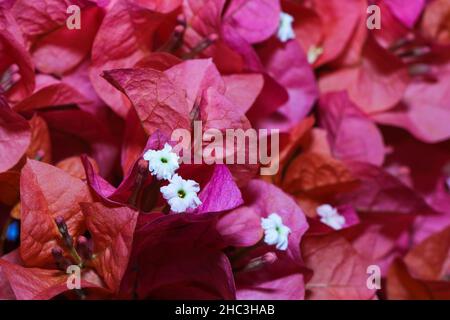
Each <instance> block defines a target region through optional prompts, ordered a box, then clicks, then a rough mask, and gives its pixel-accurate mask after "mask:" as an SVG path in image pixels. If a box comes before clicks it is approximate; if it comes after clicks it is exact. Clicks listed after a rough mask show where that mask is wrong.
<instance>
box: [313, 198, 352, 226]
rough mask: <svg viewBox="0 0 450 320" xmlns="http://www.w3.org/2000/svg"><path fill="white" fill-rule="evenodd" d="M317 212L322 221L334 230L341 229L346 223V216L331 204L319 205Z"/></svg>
mask: <svg viewBox="0 0 450 320" xmlns="http://www.w3.org/2000/svg"><path fill="white" fill-rule="evenodd" d="M316 211H317V214H318V215H319V216H320V217H321V218H320V221H321V222H322V223H324V224H326V225H327V226H329V227H331V228H333V229H334V230H341V229H342V228H343V227H344V225H345V217H343V216H341V215H340V214H339V212H338V211H337V210H336V209H335V208H333V207H332V206H330V205H329V204H323V205H321V206H318V207H317V209H316Z"/></svg>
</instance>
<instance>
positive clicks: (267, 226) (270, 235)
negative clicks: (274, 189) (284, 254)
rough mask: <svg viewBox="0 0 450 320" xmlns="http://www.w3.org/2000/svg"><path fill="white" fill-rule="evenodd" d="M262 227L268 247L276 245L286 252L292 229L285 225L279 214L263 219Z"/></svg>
mask: <svg viewBox="0 0 450 320" xmlns="http://www.w3.org/2000/svg"><path fill="white" fill-rule="evenodd" d="M261 227H262V228H263V229H264V242H265V243H267V244H268V245H270V246H272V245H276V248H277V249H278V250H286V249H287V247H288V236H289V234H290V233H291V229H289V227H287V226H285V225H284V224H283V220H282V219H281V217H280V216H279V215H278V214H277V213H271V214H270V215H269V216H268V217H267V218H261Z"/></svg>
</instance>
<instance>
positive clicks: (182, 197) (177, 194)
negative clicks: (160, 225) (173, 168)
mask: <svg viewBox="0 0 450 320" xmlns="http://www.w3.org/2000/svg"><path fill="white" fill-rule="evenodd" d="M160 190H161V193H162V195H163V197H164V199H166V200H167V202H168V203H169V205H170V209H171V210H172V211H174V212H177V213H181V212H185V211H186V210H187V209H195V208H197V207H198V206H199V205H201V204H202V202H201V201H200V199H199V198H198V197H197V192H199V191H200V186H199V185H198V183H197V182H195V181H194V180H184V179H183V178H181V177H180V176H179V175H177V174H174V175H173V177H172V178H171V179H170V183H169V185H167V186H165V187H161V189H160Z"/></svg>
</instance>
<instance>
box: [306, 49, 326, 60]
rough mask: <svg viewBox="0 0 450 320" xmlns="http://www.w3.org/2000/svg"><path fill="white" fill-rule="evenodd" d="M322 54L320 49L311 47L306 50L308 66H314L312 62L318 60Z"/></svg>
mask: <svg viewBox="0 0 450 320" xmlns="http://www.w3.org/2000/svg"><path fill="white" fill-rule="evenodd" d="M322 54H323V48H322V47H316V46H311V47H309V50H308V62H309V64H314V62H316V61H317V59H319V57H320V56H321V55H322Z"/></svg>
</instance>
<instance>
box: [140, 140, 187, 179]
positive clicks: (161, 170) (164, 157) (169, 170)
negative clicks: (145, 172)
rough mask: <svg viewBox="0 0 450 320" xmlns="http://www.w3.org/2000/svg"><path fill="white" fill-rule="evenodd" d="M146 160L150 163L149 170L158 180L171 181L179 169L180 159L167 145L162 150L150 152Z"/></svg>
mask: <svg viewBox="0 0 450 320" xmlns="http://www.w3.org/2000/svg"><path fill="white" fill-rule="evenodd" d="M144 159H145V160H147V161H148V169H149V170H150V172H151V173H152V175H154V176H156V178H157V179H158V180H162V179H170V178H171V177H172V176H173V175H174V173H175V171H176V170H177V169H178V167H179V164H178V159H179V157H178V155H177V154H176V153H174V152H172V147H171V146H170V145H169V144H167V143H166V144H165V145H164V148H163V149H161V150H148V151H147V152H146V153H145V154H144Z"/></svg>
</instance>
